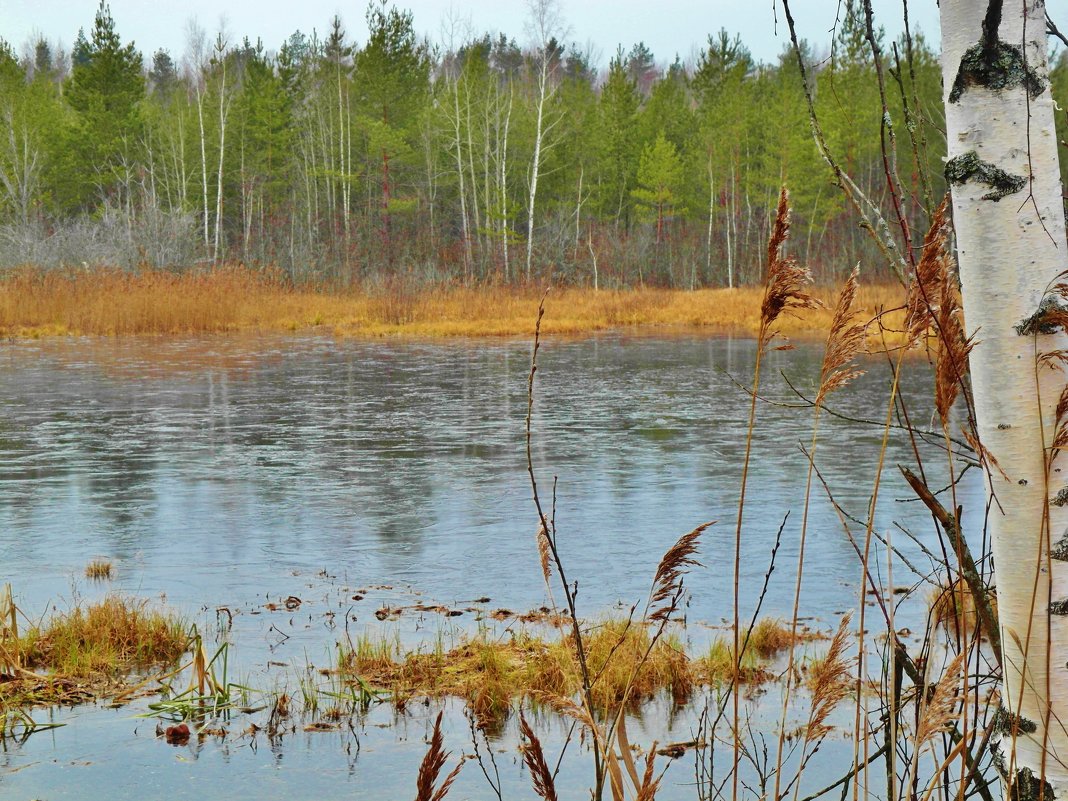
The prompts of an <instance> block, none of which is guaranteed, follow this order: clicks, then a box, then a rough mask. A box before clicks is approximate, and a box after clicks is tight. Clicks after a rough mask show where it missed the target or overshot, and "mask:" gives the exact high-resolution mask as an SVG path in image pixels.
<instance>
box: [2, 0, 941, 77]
mask: <svg viewBox="0 0 1068 801" xmlns="http://www.w3.org/2000/svg"><path fill="white" fill-rule="evenodd" d="M97 2H98V0H0V38H3V39H5V40H6V41H8V42H10V43H11V44H12V45H13V46H14V47H15V50H16V52H21V49H22V46H23V44H24V43H25V42H27V41H29V40H30V39H31V38H35V34H43V35H44V37H45V38H46V39H48V40H49V41H51V42H57V41H58V42H60V43H62V44H63V45H64V47H65V49H67V50H68V51H69V49H70V46H71V43H72V42H73V41H74V37H75V35H76V34H77V32H78V28H79V27H84V28H85V29H86V32H87V33H88V31H89V30H90V29H91V28H92V24H93V15H94V14H95V12H96V8H97ZM773 3H775V4H776V5H777V6H778V8H777V10H775V11H773ZM110 5H111V12H112V16H113V17H114V18H115V23H116V27H117V29H118V31H119V34H120V35H121V36H122V38H123V40H124V41H128V40H130V39H133V40H134V41H135V42H136V44H137V47H138V49H140V50H141V52H142V54H144V55H145V57H146V60H147V59H148V57H149V56H150V54H151V53H152V52H154V51H155V50H157V49H159V48H165V49H167V50H169V51H170V52H171V54H172V55H174V56H176V57H177V56H179V55H180V54H181V52H182V51H183V49H184V47H185V31H186V28H187V23H188V21H189V20H190V19H191V18H195V19H196V20H197V21H198V23H199V24H200V25H201V26H202V27H203V28H205V29H206V30H207V31H208V32H209V35H211V36H212V38H214V33H215V32H216V31H218V30H219V28H220V24H221V25H222V26H223V29H224V30H225V31H228V32H229V33H230V35H231V38H232V39H235V40H237V39H240V37H243V36H248V37H249V38H250V39H251V40H252V41H253V42H255V40H256V38H257V37H259V38H262V40H263V43H264V46H265V47H266V48H267V49H268V50H277V49H278V47H279V46H280V45H281V43H282V42H283V41H284V40H285V39H286V38H287V37H288V36H289V35H290V34H291V33H293V32H294V31H295V30H298V29H299V30H302V31H304V32H305V33H310V32H311V30H312V29H313V28H314V29H316V30H318V31H319V32H320V33H321V32H323V31H324V30H326V29H327V27H328V24H329V20H330V19H331V18H332V17H333V16H334V14H340V15H341V18H342V20H343V21H344V23H345V28H346V30H347V31H348V34H349V38H350V39H353V38H354V39H355V40H356V42H357V43H358V44H360V43H362V42H363V41H365V40H366V37H367V27H366V25H365V23H364V12H365V11H366V8H367V6H366V4H365V3H364V2H363V0H347V2H339V0H300V2H294V1H293V0H181V2H173V0H172V1H171V2H161V1H160V0H110ZM396 5H397V6H398V7H399V8H407V9H409V10H410V11H411V12H412V13H413V16H414V21H415V28H416V30H417V31H418V32H419V33H420V34H423V35H425V36H427V37H428V38H430V40H431V41H433V42H435V43H443V42H446V41H447V38H446V36H445V34H444V31H445V30H446V29H447V28H448V24H449V20H454V21H455V22H456V23H457V25H456V30H457V31H458V32H459V34H460V35H459V36H458V37H457V38H458V39H461V40H462V39H463V38H464V36H463V33H464V31H465V29H466V30H470V31H472V32H474V33H483V32H487V31H489V32H502V33H505V34H507V35H508V36H509V37H514V38H515V39H516V40H517V41H518V42H519V43H520V44H526V43H527V42H528V41H529V36H528V35H527V33H526V30H527V25H526V20H527V18H528V17H529V13H528V2H527V0H463V1H462V2H458V1H457V0H396ZM558 6H559V9H560V11H561V15H562V17H563V20H564V23H565V25H566V29H567V30H566V35H564V36H561V37H559V38H560V39H562V40H563V41H566V42H575V43H577V44H578V45H580V46H581V47H583V48H585V47H587V46H592V50H591V52H592V53H593V55H595V56H596V58H595V63H596V64H597V65H598V66H600V67H604V66H607V63H608V60H609V59H610V58H611V56H612V55H613V54H614V53H615V51H616V48H617V47H618V46H619V45H622V46H623V48H624V50H629V49H630V47H631V46H632V45H633V44H635V43H636V42H639V41H641V42H644V43H645V44H646V45H647V46H648V47H649V48H650V49H651V50H652V52H653V55H654V56H655V58H656V60H657V62H658V63H660V64H667V63H669V62H671V61H673V60H674V58H675V56H676V54H677V55H679V56H681V57H682V59H683V60H684V61H686V60H687V59H690V58H692V57H694V56H695V55H696V53H697V52H698V51H699V49H700V48H701V47H702V46H703V45H704V44H705V42H706V40H707V37H708V35H709V34H711V33H715V32H718V31H719V30H720V28H726V30H727V31H728V33H730V34H732V35H733V34H735V33H737V34H740V35H741V37H742V40H743V41H744V42H745V43H746V45H747V46H748V47H749V49H750V51H751V52H752V53H753V55H754V56H755V57H756V58H757V59H758V60H760V61H772V60H774V59H776V58H777V56H778V54H779V53H780V52H781V51H782V49H783V46H784V44H785V43H786V42H787V41H788V30H787V28H786V21H785V17H784V16H783V12H782V5H781V0H558ZM873 7H874V10H875V14H876V18H877V20H878V21H879V23H880V24H882V25H884V26H885V28H886V30H887V33H888V34H889V35H891V36H894V37H896V36H897V35H898V34H899V33H900V32H901V30H902V22H901V20H902V0H873ZM791 9H792V10H793V15H794V19H795V20H796V21H797V26H798V33H799V35H800V36H802V37H804V38H806V39H808V40H809V41H810V42H812V43H813V44H814V45H815V46H816V48H817V50H821V49H823V47H824V46H826V45H828V44H829V42H830V33H829V31H830V29H831V28H832V26H833V25H834V22H835V17H836V13H837V10H838V0H792V2H791ZM776 15H777V17H778V23H777V24H776ZM909 15H910V26H911V27H912V28H913V30H915V29H919V30H922V31H923V32H924V33H925V34H926V35H927V37H928V40H929V41H931V42H933V43H934V44H937V41H938V7H937V5H936V2H935V0H912V2H910V3H909Z"/></svg>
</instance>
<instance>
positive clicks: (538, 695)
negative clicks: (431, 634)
mask: <svg viewBox="0 0 1068 801" xmlns="http://www.w3.org/2000/svg"><path fill="white" fill-rule="evenodd" d="M651 637H652V635H651V632H650V629H649V627H648V626H645V625H641V624H638V623H634V622H632V621H628V620H607V621H603V622H599V623H596V624H594V625H591V626H589V627H587V628H586V632H585V634H584V637H583V642H584V644H585V647H586V660H587V664H588V666H589V670H590V676H591V679H592V684H593V687H592V693H591V695H592V697H593V703H594V706H595V707H597V708H598V709H602V710H609V709H615V708H618V706H619V705H620V704H627V705H633V704H636V703H639V702H641V701H644V700H647V699H649V698H651V697H653V696H654V695H656V694H657V693H659V692H669V693H671V696H672V698H673V699H674V701H675V702H676V703H677V704H683V703H685V702H686V701H687V700H688V699H689V698H690V695H691V693H692V692H693V688H694V686H695V685H696V684H698V683H700V682H705V681H709V680H710V679H709V671H708V670H707V668H706V666H705V663H704V662H703V661H701V660H698V661H697V662H696V663H694V662H691V660H690V659H689V658H688V657H687V656H686V654H685V652H684V650H683V648H682V645H681V643H679V642H678V641H677V640H676V639H675V638H673V637H671V636H664V637H661V638H660V640H658V641H657V643H656V645H654V646H653V648H652V650H651V651H649V645H650V642H651ZM646 651H649V657H648V659H646V660H645V662H644V663H643V664H641V669H640V670H637V674H636V675H635V670H636V669H637V667H638V665H639V663H641V662H642V659H643V657H644V656H645V653H646ZM743 661H745V660H743ZM340 670H341V673H342V675H343V676H345V677H350V678H353V679H354V678H356V677H359V679H360V680H362V681H364V682H366V683H367V684H369V685H371V686H373V687H375V688H378V689H382V690H386V691H389V692H390V693H391V694H392V696H393V698H394V701H395V702H396V703H398V704H401V705H403V704H404V703H406V702H407V700H408V699H409V698H411V697H412V696H427V697H443V696H454V697H458V698H463V699H464V700H466V701H467V703H468V706H469V707H470V708H471V710H472V712H474V714H475V715H476V717H477V718H478V719H479V721H480V723H482V724H483V725H490V726H493V725H494V724H499V723H500V722H501V721H503V719H504V718H505V717H506V716H507V715H508V713H509V712H510V710H511V704H512V701H514V700H516V699H520V698H529V699H532V700H534V701H537V702H539V703H545V704H548V705H549V706H551V707H553V708H554V709H555V708H557V707H561V709H560V710H558V711H563V710H562V706H564V705H566V704H567V703H570V701H568V699H570V698H572V697H573V696H575V695H576V694H577V693H579V691H580V690H581V688H582V673H581V670H580V667H579V663H578V657H577V654H576V652H575V646H574V644H573V641H572V639H571V637H570V636H567V635H561V636H559V637H557V638H554V639H552V640H546V639H543V638H541V637H537V636H534V635H532V634H530V633H528V632H522V631H520V632H514V633H513V634H512V635H511V637H510V639H508V640H496V639H493V638H491V637H489V636H487V635H486V634H480V635H477V636H474V637H472V638H470V639H468V640H465V641H462V642H460V643H459V644H457V645H456V646H454V647H452V648H449V649H446V648H444V647H443V646H442V647H438V648H436V649H434V650H433V651H415V652H410V653H402V652H401V651H400V649H399V647H398V646H397V645H396V641H395V640H392V639H386V640H379V641H372V640H371V639H369V638H363V639H361V640H358V641H357V642H356V643H355V644H354V646H353V648H352V650H351V651H349V652H347V653H345V654H343V655H342V657H341V662H340ZM728 672H729V671H728ZM746 676H747V677H748V678H750V679H754V680H755V679H758V678H759V679H760V680H763V679H764V678H765V675H764V673H763V672H761V671H758V670H752V671H750V672H749V673H747V674H746ZM767 678H770V674H767ZM564 713H565V714H567V712H566V711H565V712H564Z"/></svg>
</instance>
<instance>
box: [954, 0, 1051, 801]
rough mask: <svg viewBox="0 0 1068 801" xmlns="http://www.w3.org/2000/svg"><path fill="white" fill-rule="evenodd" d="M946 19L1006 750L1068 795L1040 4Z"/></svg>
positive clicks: (1015, 766)
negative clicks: (1043, 358) (1047, 360)
mask: <svg viewBox="0 0 1068 801" xmlns="http://www.w3.org/2000/svg"><path fill="white" fill-rule="evenodd" d="M1002 12H1003V13H1002ZM941 20H942V69H943V83H944V92H945V101H946V131H947V138H948V143H949V160H948V162H947V165H946V175H947V177H948V178H949V180H950V184H951V188H952V192H953V220H954V226H955V230H956V237H957V248H958V259H959V264H960V276H961V283H962V287H963V295H964V315H965V321H966V325H967V328H968V331H969V332H975V333H976V340H977V341H978V344H977V345H976V347H975V349H974V351H973V352H972V355H971V376H972V385H973V392H974V401H975V414H976V422H977V426H978V433H979V437H980V440H981V442H982V444H983V446H984V448H985V449H986V450H987V451H988V452H989V454H990V455H992V456H993V457H994V458H995V459H996V460H997V462H998V464H999V465H1000V468H1001V469H1002V470H1004V472H1005V474H1006V475H1007V478H1008V480H1005V479H1004V478H1002V476H1001V475H1000V474H999V472H998V470H997V469H993V470H992V471H991V472H992V475H991V476H990V479H989V485H988V492H990V491H992V492H993V494H994V496H995V497H996V501H995V502H994V503H992V504H991V511H990V520H989V531H990V534H991V540H992V546H993V554H994V565H995V571H996V577H997V592H998V612H999V615H1000V624H1001V630H1002V637H1001V640H1002V643H1003V648H1004V681H1003V694H1002V704H1003V711H1004V713H1007V714H1002V715H1001V722H1002V725H1001V730H1002V736H1001V742H1000V745H999V753H1000V756H1001V758H1002V759H1003V760H1004V764H1005V768H1006V770H1007V776H1008V780H1009V782H1010V787H1009V791H1010V792H1009V794H1010V795H1011V796H1012V797H1015V798H1018V799H1021V801H1030V799H1037V798H1039V797H1040V795H1041V797H1042V798H1044V799H1046V800H1047V801H1053V799H1054V798H1068V767H1066V764H1068V616H1066V613H1068V561H1065V560H1068V536H1066V535H1068V531H1066V529H1068V506H1065V505H1059V502H1058V501H1057V498H1058V493H1060V492H1061V491H1062V490H1064V489H1065V487H1066V484H1068V461H1066V460H1065V459H1064V458H1063V456H1062V457H1061V458H1058V459H1055V460H1054V461H1053V462H1052V464H1051V465H1050V467H1049V469H1048V470H1047V458H1046V456H1047V454H1048V453H1049V450H1048V449H1049V447H1050V445H1051V443H1052V442H1053V437H1054V433H1055V426H1056V420H1055V418H1056V408H1057V403H1058V399H1059V397H1060V394H1061V391H1062V389H1063V388H1064V386H1065V373H1064V372H1062V371H1061V370H1055V369H1050V368H1049V367H1047V366H1045V365H1043V364H1038V363H1037V362H1036V356H1037V355H1040V354H1043V353H1051V352H1053V351H1056V350H1059V349H1062V348H1065V347H1066V346H1068V337H1066V336H1065V334H1064V331H1063V329H1061V328H1058V327H1057V326H1056V325H1054V322H1055V321H1054V320H1053V319H1052V318H1054V317H1056V310H1055V309H1054V310H1052V313H1051V309H1050V305H1051V303H1053V302H1054V301H1052V299H1051V297H1052V296H1050V295H1049V290H1050V289H1051V287H1052V286H1053V285H1054V284H1055V283H1057V282H1058V275H1059V274H1060V273H1061V272H1062V271H1063V270H1065V269H1066V268H1068V258H1066V250H1068V248H1066V246H1065V226H1064V208H1063V204H1062V198H1061V185H1060V177H1059V176H1060V174H1059V171H1058V167H1057V142H1056V136H1055V133H1054V118H1053V112H1054V109H1053V101H1052V99H1051V97H1050V92H1049V81H1048V66H1047V63H1046V57H1047V49H1046V31H1045V9H1044V3H1043V0H1025V2H1012V3H1004V8H1002V2H1001V0H942V3H941ZM1056 303H1057V305H1058V306H1059V305H1063V303H1062V301H1056ZM1040 310H1044V311H1041V312H1040ZM1061 497H1064V498H1068V493H1066V494H1065V495H1064V496H1061ZM1051 499H1052V500H1054V503H1052V504H1051V503H1050V500H1051ZM972 522H973V525H974V526H978V521H972ZM1043 779H1044V781H1045V783H1043Z"/></svg>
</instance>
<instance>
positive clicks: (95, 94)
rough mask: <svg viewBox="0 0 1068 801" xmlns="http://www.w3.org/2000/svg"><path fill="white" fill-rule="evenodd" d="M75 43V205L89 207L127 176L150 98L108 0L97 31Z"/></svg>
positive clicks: (71, 202)
mask: <svg viewBox="0 0 1068 801" xmlns="http://www.w3.org/2000/svg"><path fill="white" fill-rule="evenodd" d="M79 47H80V45H78V44H76V45H75V50H76V53H75V57H74V69H73V73H72V75H71V78H70V82H69V84H68V86H67V91H66V97H67V102H68V103H69V104H70V106H71V108H73V109H74V110H75V111H76V112H77V113H78V121H77V125H76V127H75V130H74V131H73V132H72V136H71V142H70V145H71V156H72V159H71V172H72V178H73V179H74V180H72V181H71V185H70V187H69V189H70V192H69V196H68V197H67V198H65V200H66V203H67V205H68V206H70V207H78V206H84V205H85V204H86V203H87V202H88V201H89V200H90V199H91V198H92V197H93V196H94V194H95V193H96V192H99V194H100V196H101V197H103V198H107V197H109V196H110V195H111V194H112V193H113V192H114V191H115V190H116V189H117V188H118V186H119V185H120V183H121V182H122V179H123V169H122V165H123V164H128V163H129V160H130V157H131V153H132V151H133V150H135V149H136V147H137V145H138V142H139V140H140V138H141V134H142V120H141V109H140V103H141V101H142V100H143V99H144V96H145V80H144V76H143V75H142V72H141V70H142V65H141V55H140V53H138V52H137V49H136V48H135V46H134V43H133V42H129V43H128V44H125V45H124V44H123V43H122V40H121V39H120V37H119V34H118V33H117V32H116V30H115V21H114V19H113V18H112V16H111V10H110V8H109V7H108V5H107V3H106V2H105V0H101V3H100V7H99V9H98V10H97V12H96V19H95V21H94V24H93V35H92V39H91V40H90V42H88V43H87V44H86V45H85V46H84V47H81V49H80V50H79Z"/></svg>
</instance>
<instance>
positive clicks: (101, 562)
mask: <svg viewBox="0 0 1068 801" xmlns="http://www.w3.org/2000/svg"><path fill="white" fill-rule="evenodd" d="M111 576H112V567H111V562H109V561H108V560H107V559H94V560H93V561H91V562H90V563H89V564H87V565H86V566H85V577H86V578H88V579H93V580H94V581H107V580H108V579H110V578H111Z"/></svg>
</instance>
